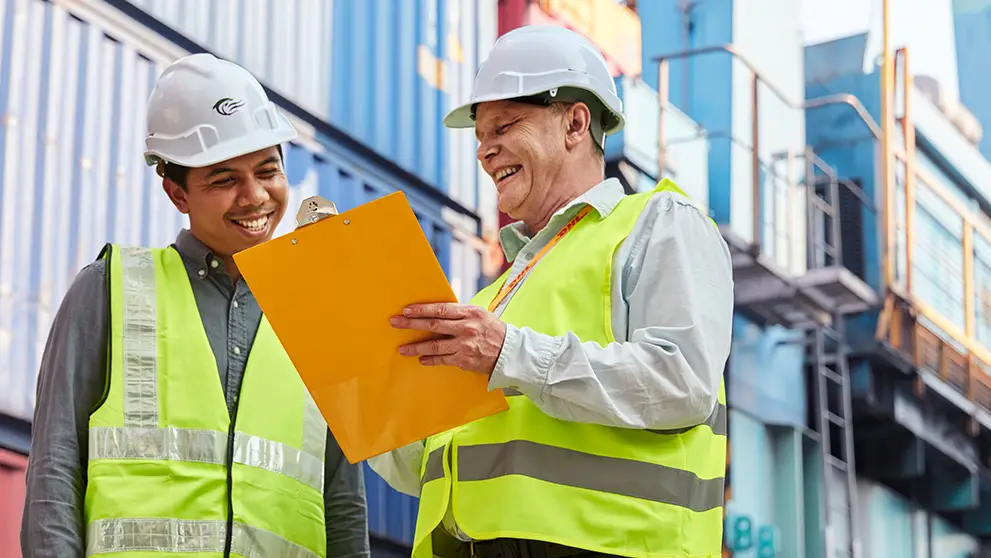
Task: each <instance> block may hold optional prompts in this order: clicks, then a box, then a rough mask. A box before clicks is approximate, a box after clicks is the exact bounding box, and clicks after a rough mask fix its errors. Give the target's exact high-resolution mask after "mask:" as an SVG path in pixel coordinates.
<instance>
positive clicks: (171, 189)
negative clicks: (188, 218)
mask: <svg viewBox="0 0 991 558" xmlns="http://www.w3.org/2000/svg"><path fill="white" fill-rule="evenodd" d="M162 189H163V190H165V193H166V194H167V195H168V196H169V199H170V200H172V205H174V206H175V207H176V209H178V210H179V212H180V213H189V200H188V198H187V196H188V195H189V193H188V192H186V190H184V189H183V188H182V186H179V185H178V184H176V183H175V182H173V181H171V180H169V179H168V178H164V179H162Z"/></svg>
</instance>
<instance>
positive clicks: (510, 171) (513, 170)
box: [495, 167, 522, 180]
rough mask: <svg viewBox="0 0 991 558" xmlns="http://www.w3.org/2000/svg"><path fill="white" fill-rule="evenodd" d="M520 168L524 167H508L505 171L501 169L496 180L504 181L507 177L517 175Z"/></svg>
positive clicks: (496, 175)
mask: <svg viewBox="0 0 991 558" xmlns="http://www.w3.org/2000/svg"><path fill="white" fill-rule="evenodd" d="M520 168H522V167H507V168H504V169H500V170H499V171H498V172H496V174H495V179H496V180H502V179H503V178H506V177H507V176H510V175H512V174H515V173H516V171H518V170H520Z"/></svg>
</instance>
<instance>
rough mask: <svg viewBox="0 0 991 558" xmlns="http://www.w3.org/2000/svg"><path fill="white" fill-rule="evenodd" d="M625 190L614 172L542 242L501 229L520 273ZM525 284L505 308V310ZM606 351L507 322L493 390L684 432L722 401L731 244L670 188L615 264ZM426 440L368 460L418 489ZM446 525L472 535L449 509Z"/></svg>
mask: <svg viewBox="0 0 991 558" xmlns="http://www.w3.org/2000/svg"><path fill="white" fill-rule="evenodd" d="M623 196H624V192H623V187H622V185H621V184H620V183H619V181H618V180H616V179H614V178H610V179H606V180H605V181H603V182H601V183H600V184H599V185H597V186H595V187H594V188H592V189H591V190H589V191H588V192H586V193H585V194H584V195H582V196H580V197H579V198H577V199H575V200H574V201H572V202H571V203H569V204H567V205H566V206H565V207H563V208H561V210H559V211H558V212H557V213H556V214H555V215H554V216H553V217H552V218H551V220H550V222H549V223H548V224H547V226H546V227H544V228H543V229H542V230H540V231H539V232H538V233H537V234H535V235H533V237H532V238H531V237H530V236H529V235H528V234H527V231H526V229H525V227H524V226H523V224H522V223H514V224H510V225H506V226H505V227H504V228H503V229H502V231H500V242H501V243H502V248H503V252H504V253H505V255H506V258H507V259H508V260H509V261H512V262H513V265H512V268H511V270H510V277H515V276H516V275H518V274H519V273H520V272H522V271H523V269H524V267H525V266H526V265H527V264H528V263H529V262H530V261H531V260H532V259H533V257H534V255H535V254H537V252H539V251H540V249H541V248H543V247H544V246H545V245H546V244H547V242H548V241H549V240H550V239H551V238H552V237H553V236H554V235H556V234H557V233H558V231H560V230H561V228H562V227H563V226H564V225H565V224H566V223H567V222H568V221H569V220H571V218H572V217H573V216H574V215H575V214H577V213H578V211H580V210H581V208H582V207H584V206H586V205H591V206H592V207H593V208H595V210H596V211H597V212H598V213H599V214H600V215H603V216H605V215H608V214H609V213H610V212H611V211H612V210H613V209H614V208H615V207H616V205H617V204H618V203H619V201H620V200H621V199H622V198H623ZM525 283H526V280H525V279H524V280H523V281H521V282H520V283H519V285H517V287H516V288H515V289H514V290H513V291H512V292H510V294H509V295H508V296H507V297H506V298H505V299H504V300H503V301H502V303H500V305H499V307H497V308H496V314H501V312H502V311H503V310H504V309H505V307H506V305H507V304H509V301H510V300H511V299H512V296H513V294H514V293H515V292H516V291H518V290H519V288H520V286H522V285H523V284H525ZM611 285H612V286H611V289H612V292H611V308H612V316H611V318H612V328H613V332H614V335H615V338H616V339H617V341H616V342H614V343H610V344H608V345H607V346H602V345H599V344H598V343H595V342H582V341H581V340H580V339H579V338H578V337H577V336H576V335H574V334H573V333H567V334H565V335H561V336H551V335H546V334H544V333H540V332H538V331H534V330H532V329H530V328H527V327H516V326H514V325H511V324H509V325H507V330H506V339H505V341H504V342H503V346H502V352H501V353H500V355H499V359H498V361H497V362H496V365H495V369H494V370H493V372H492V375H491V377H490V380H489V389H492V390H494V389H500V388H510V389H515V390H517V391H519V392H521V393H522V394H523V395H525V396H526V397H528V398H529V399H530V400H531V401H533V403H534V404H535V405H537V407H539V408H540V409H541V410H542V411H543V412H544V413H546V414H548V415H549V416H552V417H555V418H558V419H561V420H566V421H572V422H583V423H591V424H601V425H605V426H612V427H619V428H637V429H655V430H674V429H680V428H686V427H690V426H694V425H697V424H701V423H703V422H704V421H705V420H706V418H708V417H709V415H710V413H712V411H713V409H714V408H715V405H716V396H717V395H718V391H719V384H720V382H721V380H722V375H723V368H724V367H725V365H726V361H727V359H728V358H729V352H730V346H731V342H732V329H733V266H732V261H731V258H730V253H729V247H728V246H727V245H726V242H725V240H724V239H723V238H722V236H721V234H720V233H719V230H718V229H717V228H716V226H715V225H714V224H713V223H712V221H710V220H709V218H708V217H707V216H706V215H705V214H704V213H703V212H702V211H700V210H699V209H698V208H697V207H695V206H693V205H691V203H690V202H689V200H687V199H685V198H684V197H683V196H680V195H678V194H675V193H671V192H662V193H659V194H655V195H654V196H652V197H651V199H650V201H649V202H648V204H647V206H646V208H645V209H644V211H643V212H642V213H641V215H640V218H639V219H638V220H637V222H636V224H635V225H634V227H633V230H632V231H631V233H630V235H629V236H628V237H627V238H626V240H625V241H623V243H622V244H621V245H620V247H619V249H618V250H617V252H616V255H615V256H614V259H613V269H612V282H611ZM423 452H424V444H423V442H415V443H412V444H409V445H407V446H404V447H402V448H399V449H397V450H394V451H392V452H389V453H386V454H383V455H380V456H377V457H373V458H371V459H369V460H368V463H369V465H370V466H371V468H372V469H373V470H374V471H375V472H376V473H378V474H379V475H380V476H382V477H383V478H384V479H385V480H386V482H388V483H389V484H390V485H391V486H392V487H393V488H395V489H396V490H399V491H400V492H404V493H406V494H409V495H411V496H419V492H420V465H421V463H422V461H421V460H422V458H423ZM443 525H444V527H445V529H446V530H447V531H448V532H449V533H450V534H452V535H455V536H456V537H458V538H460V539H462V540H468V537H467V536H466V535H465V534H464V533H463V532H461V531H460V529H458V528H457V526H456V524H455V521H454V518H453V516H452V514H451V510H450V509H448V512H447V515H446V517H445V518H444V521H443Z"/></svg>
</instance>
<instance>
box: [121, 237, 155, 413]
mask: <svg viewBox="0 0 991 558" xmlns="http://www.w3.org/2000/svg"><path fill="white" fill-rule="evenodd" d="M120 259H121V266H122V267H123V270H124V272H123V273H122V274H121V285H122V286H123V293H124V300H123V323H124V335H123V340H122V347H121V350H122V352H123V355H124V374H123V380H124V426H144V427H153V426H158V340H157V331H158V324H157V317H156V311H155V304H156V299H155V262H154V260H153V257H152V253H151V250H150V249H148V248H132V247H124V248H121V252H120Z"/></svg>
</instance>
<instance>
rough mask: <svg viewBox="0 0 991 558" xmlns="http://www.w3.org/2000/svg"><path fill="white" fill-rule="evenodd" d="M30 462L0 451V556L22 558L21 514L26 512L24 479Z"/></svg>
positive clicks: (19, 456)
mask: <svg viewBox="0 0 991 558" xmlns="http://www.w3.org/2000/svg"><path fill="white" fill-rule="evenodd" d="M27 467H28V460H27V458H26V457H24V456H23V455H21V454H18V453H13V452H10V451H7V450H3V449H0V556H2V557H3V558H20V556H21V539H20V532H21V514H22V513H23V511H24V493H25V490H24V478H25V475H26V471H27Z"/></svg>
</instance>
